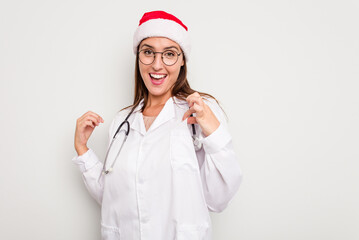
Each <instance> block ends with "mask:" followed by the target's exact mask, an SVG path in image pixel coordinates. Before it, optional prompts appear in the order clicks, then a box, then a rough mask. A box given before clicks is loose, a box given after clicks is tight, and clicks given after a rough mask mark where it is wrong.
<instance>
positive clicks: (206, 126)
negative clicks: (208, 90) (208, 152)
mask: <svg viewBox="0 0 359 240" xmlns="http://www.w3.org/2000/svg"><path fill="white" fill-rule="evenodd" d="M186 101H187V102H188V105H189V107H190V108H189V109H188V111H187V112H185V114H184V115H183V118H182V121H183V120H184V119H186V118H187V117H188V119H187V123H188V124H197V123H198V124H199V126H200V127H201V129H202V133H203V134H204V136H205V137H207V136H209V135H211V133H213V132H214V131H215V130H216V129H217V128H218V127H219V125H220V122H219V121H218V119H217V117H216V116H215V115H214V113H213V112H212V110H211V108H210V107H209V106H208V105H207V104H205V103H204V101H203V99H202V97H201V96H200V95H199V93H198V92H195V93H192V94H191V95H189V96H188V97H187V98H186ZM192 113H196V117H190V115H191V114H192Z"/></svg>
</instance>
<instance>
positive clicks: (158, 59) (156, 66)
mask: <svg viewBox="0 0 359 240" xmlns="http://www.w3.org/2000/svg"><path fill="white" fill-rule="evenodd" d="M162 67H163V62H162V54H161V53H156V54H155V60H154V61H153V63H152V68H153V70H155V71H158V70H161V69H162Z"/></svg>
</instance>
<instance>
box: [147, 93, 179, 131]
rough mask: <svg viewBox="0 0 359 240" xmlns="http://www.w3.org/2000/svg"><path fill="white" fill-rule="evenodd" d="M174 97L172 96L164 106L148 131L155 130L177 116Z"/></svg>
mask: <svg viewBox="0 0 359 240" xmlns="http://www.w3.org/2000/svg"><path fill="white" fill-rule="evenodd" d="M173 105H174V103H173V98H172V97H170V98H169V99H168V100H167V102H166V104H165V105H164V106H163V108H162V110H161V112H160V114H158V116H157V117H156V119H155V121H154V122H153V123H152V125H151V127H150V128H149V129H148V131H153V130H154V129H156V128H157V127H159V126H161V125H162V124H164V123H166V122H167V121H169V120H171V119H172V118H174V117H175V109H174V106H173Z"/></svg>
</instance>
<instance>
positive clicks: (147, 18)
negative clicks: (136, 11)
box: [133, 11, 191, 61]
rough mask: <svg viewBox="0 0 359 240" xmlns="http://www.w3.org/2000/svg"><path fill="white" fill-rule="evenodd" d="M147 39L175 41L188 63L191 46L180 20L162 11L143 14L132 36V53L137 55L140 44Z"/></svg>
mask: <svg viewBox="0 0 359 240" xmlns="http://www.w3.org/2000/svg"><path fill="white" fill-rule="evenodd" d="M148 37H166V38H169V39H171V40H172V41H175V42H176V43H177V44H178V45H179V46H180V47H181V49H182V51H183V52H184V55H185V56H186V61H188V58H189V54H190V50H191V46H190V41H189V34H188V28H187V27H186V25H184V24H183V23H182V22H181V20H179V19H178V18H176V17H175V16H173V15H172V14H169V13H166V12H164V11H152V12H146V13H145V14H143V16H142V18H141V20H140V23H139V25H138V27H137V29H136V31H135V34H134V36H133V52H134V54H137V47H138V45H139V44H140V42H141V41H142V40H143V39H145V38H148Z"/></svg>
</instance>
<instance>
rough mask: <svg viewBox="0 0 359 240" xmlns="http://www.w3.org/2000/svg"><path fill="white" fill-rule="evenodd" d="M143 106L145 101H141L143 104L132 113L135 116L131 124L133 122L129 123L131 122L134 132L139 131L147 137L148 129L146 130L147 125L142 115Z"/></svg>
mask: <svg viewBox="0 0 359 240" xmlns="http://www.w3.org/2000/svg"><path fill="white" fill-rule="evenodd" d="M142 105H143V99H142V100H141V102H140V103H139V104H138V106H137V107H136V109H135V110H134V111H133V113H132V114H133V115H134V116H133V120H132V122H131V120H129V122H130V126H131V128H132V129H133V130H135V131H138V132H139V133H141V134H142V135H145V134H146V128H145V124H144V122H143V117H142V113H141V108H142Z"/></svg>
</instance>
